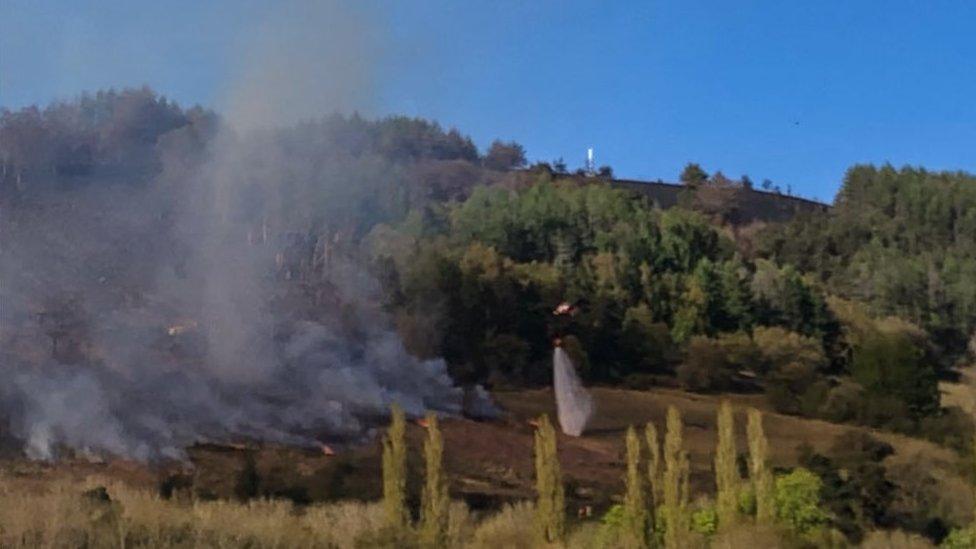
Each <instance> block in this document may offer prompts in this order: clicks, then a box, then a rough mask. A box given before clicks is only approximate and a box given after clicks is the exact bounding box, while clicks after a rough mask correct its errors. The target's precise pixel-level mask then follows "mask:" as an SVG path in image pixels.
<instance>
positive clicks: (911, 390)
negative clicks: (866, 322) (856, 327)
mask: <svg viewBox="0 0 976 549" xmlns="http://www.w3.org/2000/svg"><path fill="white" fill-rule="evenodd" d="M922 357H923V354H922V351H921V350H920V349H918V347H916V346H915V345H914V344H913V343H912V341H911V340H910V339H909V337H908V336H906V335H904V334H899V333H875V334H871V335H869V336H868V337H867V338H866V339H865V340H864V342H863V343H861V345H860V346H858V347H857V348H855V349H854V357H853V360H852V361H851V375H852V377H853V378H854V380H855V381H857V382H858V383H859V384H860V385H861V386H862V387H864V388H865V389H866V390H867V392H868V394H869V395H872V396H876V397H894V398H896V399H898V400H900V401H901V402H902V403H903V404H904V405H905V406H906V407H907V409H908V411H909V413H910V414H911V415H912V417H914V418H919V417H921V416H925V415H929V414H931V413H933V412H934V411H936V410H937V409H938V407H939V388H938V380H937V378H936V372H935V370H934V368H933V367H932V365H931V364H927V363H923V362H922V360H921V359H922Z"/></svg>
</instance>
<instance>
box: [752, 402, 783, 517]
mask: <svg viewBox="0 0 976 549" xmlns="http://www.w3.org/2000/svg"><path fill="white" fill-rule="evenodd" d="M746 429H747V434H748V437H749V479H750V480H751V481H752V488H753V491H754V492H755V494H756V523H757V524H764V525H769V524H772V523H773V520H774V519H775V517H776V507H775V503H774V499H773V496H774V489H775V486H774V483H773V474H772V471H770V470H769V464H768V463H767V461H768V459H769V458H768V455H767V454H768V453H769V442H768V441H767V440H766V433H765V432H764V431H763V423H762V413H761V412H760V411H759V410H757V409H755V408H750V409H749V423H748V425H747V427H746Z"/></svg>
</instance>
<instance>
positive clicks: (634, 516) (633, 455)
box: [624, 426, 648, 548]
mask: <svg viewBox="0 0 976 549" xmlns="http://www.w3.org/2000/svg"><path fill="white" fill-rule="evenodd" d="M626 440H627V477H626V479H625V483H626V492H625V494H624V529H625V530H626V531H625V533H624V541H625V542H626V543H627V544H628V545H632V546H633V547H636V548H643V547H647V532H648V530H647V505H646V503H645V501H644V482H643V475H642V474H641V469H640V439H639V438H637V431H635V430H634V427H633V426H631V427H628V428H627V439H626Z"/></svg>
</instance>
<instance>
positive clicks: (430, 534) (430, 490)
mask: <svg viewBox="0 0 976 549" xmlns="http://www.w3.org/2000/svg"><path fill="white" fill-rule="evenodd" d="M443 456H444V440H443V438H441V432H440V428H439V427H438V425H437V415H436V414H433V413H428V414H427V441H426V443H425V444H424V460H425V462H426V473H427V478H426V483H425V485H424V491H423V496H422V501H421V510H420V521H421V525H420V536H421V541H422V542H423V544H424V546H425V547H445V546H446V545H447V518H448V508H449V506H450V498H449V496H448V492H447V479H446V478H445V477H444V471H443V468H442V461H443Z"/></svg>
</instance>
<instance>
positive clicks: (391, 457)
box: [383, 404, 410, 531]
mask: <svg viewBox="0 0 976 549" xmlns="http://www.w3.org/2000/svg"><path fill="white" fill-rule="evenodd" d="M390 411H391V417H390V427H389V429H387V432H386V436H384V437H383V510H384V514H385V516H386V524H387V526H388V527H389V528H391V529H392V530H394V531H402V530H405V529H406V528H407V527H408V526H409V524H410V515H409V513H408V512H407V442H406V433H407V421H406V418H405V417H404V414H403V408H400V406H399V405H397V404H393V406H391V407H390Z"/></svg>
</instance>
